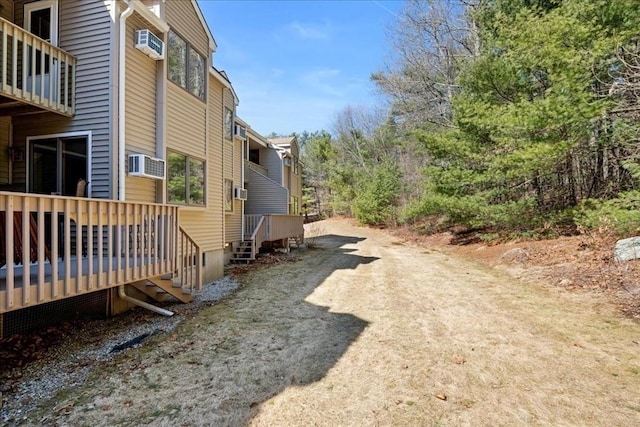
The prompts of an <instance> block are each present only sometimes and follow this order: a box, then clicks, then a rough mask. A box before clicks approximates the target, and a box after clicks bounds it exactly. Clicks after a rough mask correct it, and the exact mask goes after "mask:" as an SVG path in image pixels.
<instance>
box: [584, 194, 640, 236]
mask: <svg viewBox="0 0 640 427" xmlns="http://www.w3.org/2000/svg"><path fill="white" fill-rule="evenodd" d="M574 221H575V223H576V225H577V226H578V227H579V228H583V229H586V230H591V231H593V230H606V231H609V232H613V233H615V234H617V235H619V236H624V235H632V234H637V233H638V231H640V192H638V191H628V192H624V193H620V194H618V197H617V198H615V199H611V200H604V201H603V200H596V199H587V200H584V201H583V202H582V203H581V204H580V206H579V207H578V209H577V210H576V214H575V215H574Z"/></svg>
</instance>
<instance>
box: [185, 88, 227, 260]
mask: <svg viewBox="0 0 640 427" xmlns="http://www.w3.org/2000/svg"><path fill="white" fill-rule="evenodd" d="M208 83H209V85H208V94H207V95H208V96H207V99H208V107H207V108H208V109H209V121H208V131H209V135H208V141H207V146H206V147H207V148H206V152H207V154H206V162H207V163H206V176H207V182H206V194H207V196H206V197H207V202H206V203H207V206H206V209H188V208H187V209H183V210H182V211H181V212H180V222H181V224H182V225H183V227H184V228H185V229H186V230H187V232H188V233H189V235H191V236H192V237H193V238H194V239H195V240H196V242H197V243H198V244H199V245H200V247H201V248H202V250H203V251H205V252H207V251H216V250H221V249H222V247H223V246H224V238H223V237H224V236H223V221H224V215H223V210H224V207H223V194H222V192H223V185H222V182H223V179H222V175H223V173H222V171H223V168H222V159H223V152H222V151H223V148H222V121H221V120H217V118H218V117H221V116H222V86H221V85H220V83H218V82H216V81H215V79H213V78H212V77H209V82H208ZM203 149H204V145H203ZM218 258H220V256H218Z"/></svg>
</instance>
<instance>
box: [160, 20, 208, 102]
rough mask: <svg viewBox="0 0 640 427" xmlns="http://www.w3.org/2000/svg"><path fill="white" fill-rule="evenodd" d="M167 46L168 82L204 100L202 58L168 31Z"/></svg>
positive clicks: (204, 72)
mask: <svg viewBox="0 0 640 427" xmlns="http://www.w3.org/2000/svg"><path fill="white" fill-rule="evenodd" d="M167 44H168V59H169V60H168V61H167V64H168V70H167V73H168V76H169V80H171V81H172V82H174V83H175V84H177V85H180V86H182V87H183V88H184V89H186V90H187V91H189V92H190V93H192V94H193V95H195V96H197V97H198V98H200V99H202V100H204V99H205V76H206V67H205V59H204V57H203V56H202V55H200V54H199V53H198V52H197V51H196V50H195V49H194V48H193V47H192V46H191V45H190V44H188V43H187V42H185V41H184V40H182V38H181V37H180V36H178V35H177V34H176V33H174V32H173V31H169V36H168V43H167Z"/></svg>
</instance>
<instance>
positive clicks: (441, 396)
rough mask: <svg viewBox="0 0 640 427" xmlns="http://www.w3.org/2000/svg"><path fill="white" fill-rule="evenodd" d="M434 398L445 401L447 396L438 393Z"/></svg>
mask: <svg viewBox="0 0 640 427" xmlns="http://www.w3.org/2000/svg"><path fill="white" fill-rule="evenodd" d="M436 397H437V398H438V399H440V400H447V395H446V394H444V393H438V394H436Z"/></svg>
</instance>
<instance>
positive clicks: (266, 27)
mask: <svg viewBox="0 0 640 427" xmlns="http://www.w3.org/2000/svg"><path fill="white" fill-rule="evenodd" d="M198 4H199V5H200V8H201V10H202V13H203V15H204V17H205V19H206V21H207V23H208V24H209V28H210V29H211V32H212V33H213V36H214V38H215V39H216V43H217V44H218V50H217V51H216V53H215V54H214V66H215V67H216V68H218V69H219V70H224V71H226V72H227V73H228V75H229V78H230V79H231V82H232V84H233V87H234V89H235V90H236V93H237V94H238V98H240V105H239V106H238V116H239V117H240V118H242V119H243V120H245V121H246V122H247V123H249V124H250V125H251V127H252V128H253V129H255V130H256V131H257V132H259V133H261V134H262V135H266V134H269V133H271V132H276V133H278V134H290V133H291V132H302V131H304V130H307V131H310V132H312V131H316V130H321V129H325V130H327V131H331V124H332V122H333V119H334V117H335V115H336V113H338V112H340V111H341V110H342V109H343V108H344V107H346V106H347V105H351V106H354V107H356V106H365V107H367V106H371V105H373V104H374V103H381V102H382V101H381V99H380V95H379V94H378V93H377V92H376V90H375V87H374V85H373V84H372V83H371V82H370V79H369V76H370V75H371V73H373V72H376V71H379V70H381V69H382V68H383V67H384V64H385V60H386V58H387V57H388V55H389V50H390V47H389V42H388V39H387V36H386V34H387V33H388V29H389V27H390V25H392V23H393V21H394V19H395V13H397V12H398V10H399V9H400V8H401V7H402V2H401V1H399V0H391V1H389V0H386V1H385V0H325V1H319V0H289V1H270V0H264V1H248V0H236V1H228V0H198Z"/></svg>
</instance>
